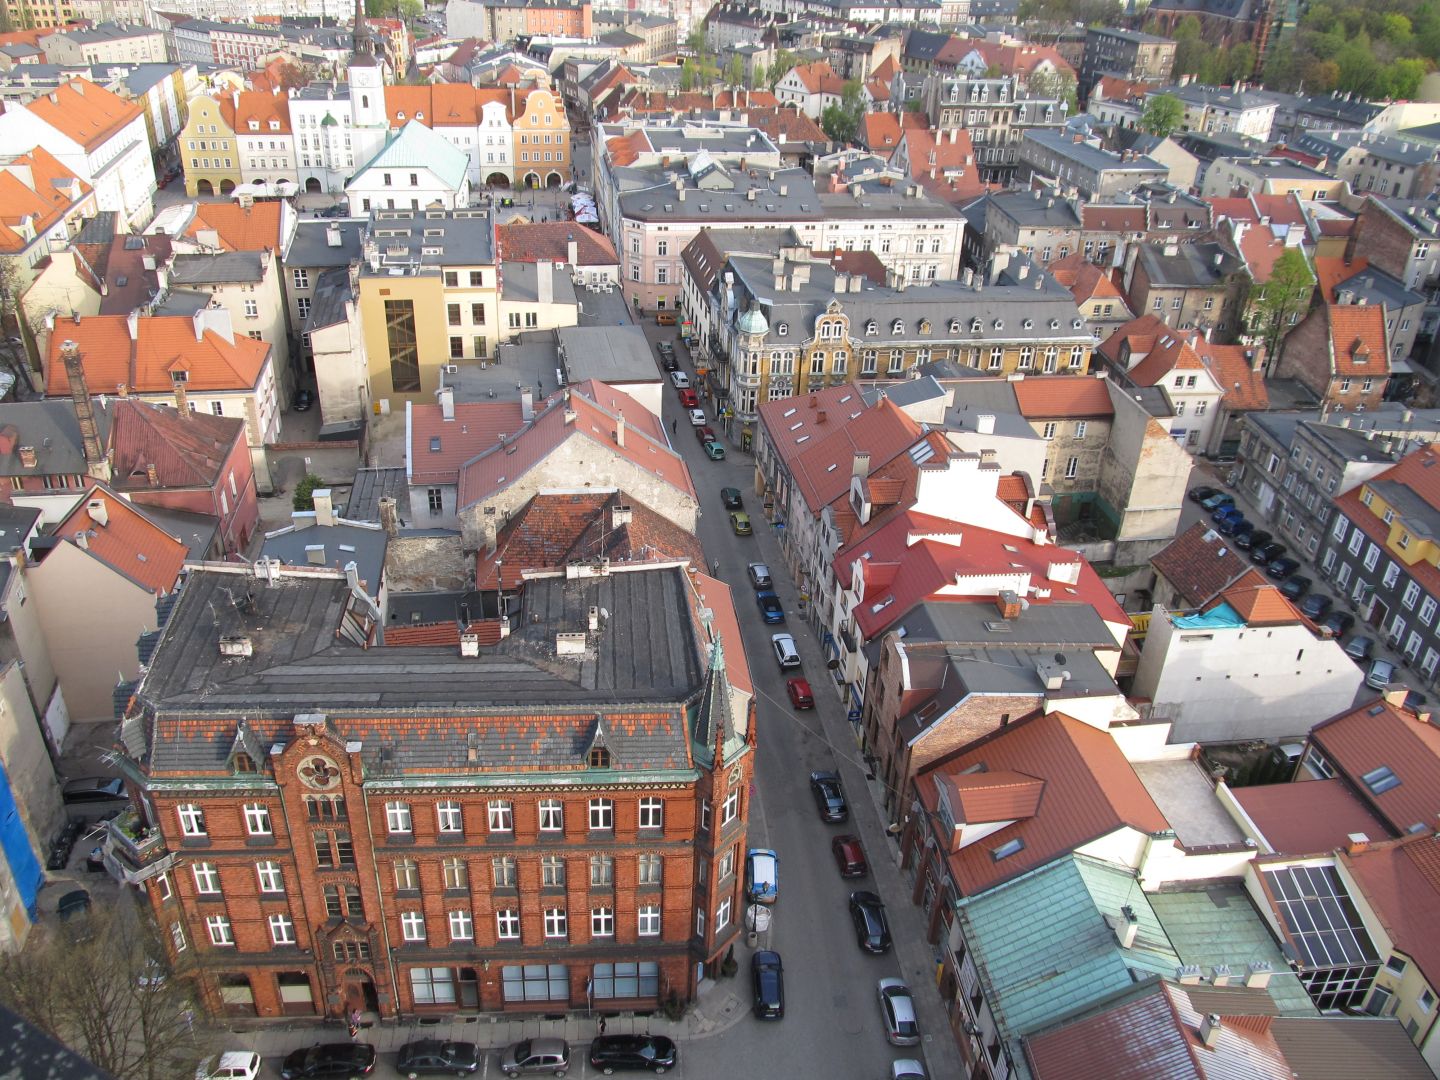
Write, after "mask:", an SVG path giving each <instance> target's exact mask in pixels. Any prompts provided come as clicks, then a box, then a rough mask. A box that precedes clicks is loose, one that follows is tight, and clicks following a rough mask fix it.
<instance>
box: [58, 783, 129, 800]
mask: <svg viewBox="0 0 1440 1080" xmlns="http://www.w3.org/2000/svg"><path fill="white" fill-rule="evenodd" d="M60 797H61V798H62V799H64V800H65V805H66V806H87V805H90V804H92V803H118V802H122V801H124V799H125V781H124V780H121V779H120V777H118V776H82V777H80V778H78V779H76V780H67V781H65V786H64V787H63V788H61V789H60Z"/></svg>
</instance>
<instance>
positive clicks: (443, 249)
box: [369, 210, 494, 273]
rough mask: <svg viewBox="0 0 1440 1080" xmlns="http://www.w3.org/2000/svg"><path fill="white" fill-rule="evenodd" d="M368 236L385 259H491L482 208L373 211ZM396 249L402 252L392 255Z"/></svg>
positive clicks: (464, 262) (432, 262) (438, 262)
mask: <svg viewBox="0 0 1440 1080" xmlns="http://www.w3.org/2000/svg"><path fill="white" fill-rule="evenodd" d="M369 236H370V238H372V239H373V240H374V241H375V243H376V246H377V247H378V248H379V251H380V255H381V256H382V258H384V259H385V260H386V261H387V262H388V261H392V260H393V261H398V262H402V263H413V264H416V265H419V266H421V267H429V266H484V265H485V264H487V263H490V262H492V261H493V260H494V255H493V251H494V246H493V239H494V236H493V232H492V230H491V228H490V215H489V214H488V213H486V212H485V211H483V210H453V211H452V210H445V211H440V210H377V211H376V212H375V214H374V217H373V219H372V220H371V222H370V229H369ZM398 248H403V249H404V252H403V253H401V254H399V255H392V254H391V252H392V251H394V250H395V249H398ZM380 272H381V273H385V272H386V269H385V267H384V266H382V267H381V270H380Z"/></svg>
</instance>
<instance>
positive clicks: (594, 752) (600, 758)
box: [587, 746, 610, 769]
mask: <svg viewBox="0 0 1440 1080" xmlns="http://www.w3.org/2000/svg"><path fill="white" fill-rule="evenodd" d="M587 764H588V765H589V767H590V768H592V769H608V768H610V751H609V750H607V749H605V747H603V746H592V747H591V748H590V757H589V759H588V761H587Z"/></svg>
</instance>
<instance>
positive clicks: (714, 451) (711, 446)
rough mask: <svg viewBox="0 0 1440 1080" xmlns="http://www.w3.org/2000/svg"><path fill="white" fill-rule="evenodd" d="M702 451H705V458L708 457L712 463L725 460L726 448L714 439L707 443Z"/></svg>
mask: <svg viewBox="0 0 1440 1080" xmlns="http://www.w3.org/2000/svg"><path fill="white" fill-rule="evenodd" d="M701 449H702V450H704V451H705V456H706V457H708V458H709V459H710V460H711V461H724V460H725V447H723V446H721V445H720V444H719V443H718V442H715V441H714V440H713V439H712V440H711V441H710V442H707V443H706V444H705V445H704V446H702V447H701Z"/></svg>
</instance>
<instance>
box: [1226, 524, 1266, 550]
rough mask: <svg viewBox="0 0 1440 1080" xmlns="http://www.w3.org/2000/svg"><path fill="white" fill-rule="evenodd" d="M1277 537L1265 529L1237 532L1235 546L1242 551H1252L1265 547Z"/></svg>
mask: <svg viewBox="0 0 1440 1080" xmlns="http://www.w3.org/2000/svg"><path fill="white" fill-rule="evenodd" d="M1274 539H1275V537H1274V536H1273V535H1272V534H1270V533H1268V532H1266V531H1265V530H1264V529H1252V530H1250V531H1249V532H1244V533H1236V534H1235V546H1236V547H1237V548H1239V549H1240V550H1241V551H1252V550H1254V549H1255V548H1257V547H1264V546H1265V545H1266V544H1268V543H1270V541H1272V540H1274Z"/></svg>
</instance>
